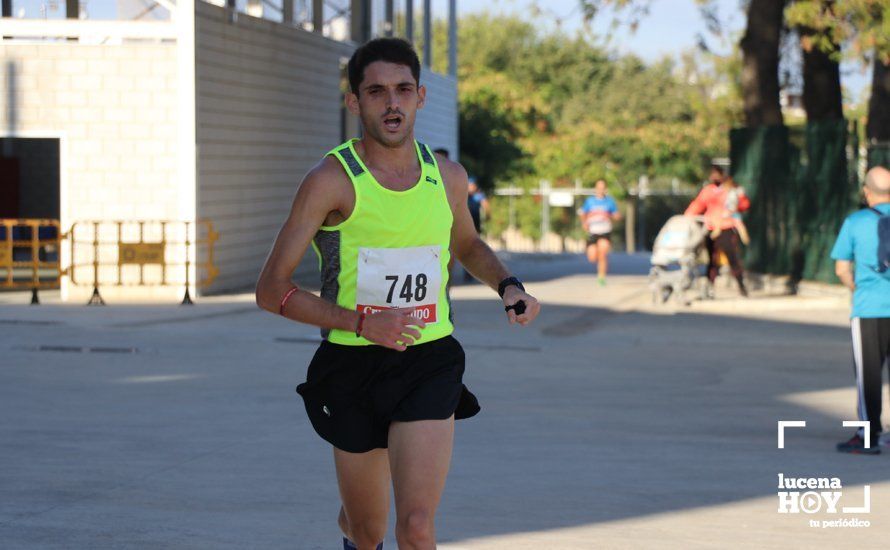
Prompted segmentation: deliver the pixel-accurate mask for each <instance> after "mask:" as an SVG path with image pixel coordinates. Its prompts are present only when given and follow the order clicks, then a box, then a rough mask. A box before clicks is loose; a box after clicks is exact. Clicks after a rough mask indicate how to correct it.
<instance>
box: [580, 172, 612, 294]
mask: <svg viewBox="0 0 890 550" xmlns="http://www.w3.org/2000/svg"><path fill="white" fill-rule="evenodd" d="M593 193H594V194H593V196H591V197H587V200H585V201H584V204H583V205H582V206H581V208H580V209H579V210H578V218H579V219H580V220H581V227H583V228H584V231H586V232H587V235H588V236H587V261H589V262H590V263H592V264H595V265H596V266H597V281H598V282H599V285H600V286H605V285H606V273H607V272H608V271H609V252H610V251H611V250H612V222H613V221H618V220H620V219H621V213H620V212H618V205H616V204H615V199H613V198H612V197H610V196H609V195H607V194H606V180H597V182H596V184H595V185H594V188H593Z"/></svg>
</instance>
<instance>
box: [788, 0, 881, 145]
mask: <svg viewBox="0 0 890 550" xmlns="http://www.w3.org/2000/svg"><path fill="white" fill-rule="evenodd" d="M787 17H788V20H789V21H790V22H791V23H793V24H799V25H805V26H808V27H810V28H812V29H814V30H815V31H817V32H818V36H819V37H820V38H819V39H818V40H815V41H814V43H813V45H814V47H815V48H816V49H819V50H821V51H823V52H828V53H829V54H831V53H832V52H833V50H832V44H843V45H844V46H845V49H846V50H847V51H848V52H849V55H850V56H853V57H857V58H859V59H860V60H862V61H863V62H864V63H866V64H871V65H872V66H873V72H872V86H871V99H870V100H869V108H868V124H867V125H866V137H867V138H868V140H869V141H871V142H887V141H890V112H888V111H890V76H888V75H890V2H888V1H887V0H836V1H834V2H828V3H826V2H823V1H822V0H797V1H796V2H795V3H794V4H793V5H791V6H790V7H789V8H788V10H787Z"/></svg>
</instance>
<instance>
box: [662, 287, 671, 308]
mask: <svg viewBox="0 0 890 550" xmlns="http://www.w3.org/2000/svg"><path fill="white" fill-rule="evenodd" d="M673 292H674V287H672V286H666V287H662V289H661V303H662V304H664V303H666V302H667V301H668V300H669V299H670V297H671V294H672V293H673Z"/></svg>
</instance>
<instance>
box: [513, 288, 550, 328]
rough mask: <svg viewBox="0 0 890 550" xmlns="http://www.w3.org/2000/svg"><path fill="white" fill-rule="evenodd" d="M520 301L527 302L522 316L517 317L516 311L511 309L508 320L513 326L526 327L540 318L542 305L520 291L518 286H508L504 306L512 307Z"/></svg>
mask: <svg viewBox="0 0 890 550" xmlns="http://www.w3.org/2000/svg"><path fill="white" fill-rule="evenodd" d="M519 301H523V302H525V311H524V312H523V313H522V315H516V310H513V309H511V310H510V311H508V312H507V320H508V321H510V324H511V325H513V324H516V323H519V324H520V325H523V326H525V325H527V324H529V323H531V322H532V321H533V320H534V319H535V317H537V316H538V313H539V312H540V311H541V304H539V303H538V301H537V300H536V299H535V297H534V296H532V295H531V294H526V293H525V292H523V291H521V290H519V287H518V286H515V285H510V286H508V287H507V288H506V289H505V290H504V306H512V305H514V304H515V303H516V302H519Z"/></svg>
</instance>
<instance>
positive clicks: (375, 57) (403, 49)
mask: <svg viewBox="0 0 890 550" xmlns="http://www.w3.org/2000/svg"><path fill="white" fill-rule="evenodd" d="M375 61H387V62H389V63H396V64H397V65H406V66H407V67H408V68H409V69H411V75H412V76H414V80H415V81H416V82H417V84H418V85H419V84H420V59H418V58H417V52H415V51H414V47H412V46H411V44H410V43H408V41H406V40H403V39H401V38H375V39H374V40H370V41H368V42H366V43H365V44H364V45H362V46H361V47H360V48H358V49H357V50H355V52H353V54H352V57H350V58H349V65H348V66H347V73H348V75H349V88H350V89H351V90H352V93H354V94H355V95H358V88H359V86H360V85H361V83H362V80H364V79H365V68H367V66H368V65H370V64H371V63H373V62H375Z"/></svg>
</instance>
